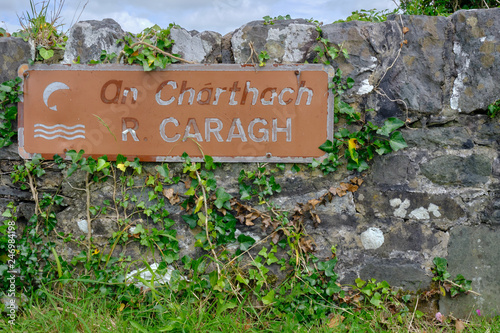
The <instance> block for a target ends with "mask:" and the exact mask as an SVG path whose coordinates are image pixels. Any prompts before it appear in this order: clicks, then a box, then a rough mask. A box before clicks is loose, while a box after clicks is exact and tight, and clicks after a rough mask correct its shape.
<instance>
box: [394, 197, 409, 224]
mask: <svg viewBox="0 0 500 333" xmlns="http://www.w3.org/2000/svg"><path fill="white" fill-rule="evenodd" d="M392 200H395V199H392ZM397 200H399V201H400V202H401V200H400V199H397ZM396 202H397V201H395V202H394V204H395V203H396ZM391 206H392V204H391ZM393 207H395V206H393ZM408 207H410V200H408V199H405V200H404V201H403V202H401V205H400V206H399V208H397V209H395V210H394V216H396V217H400V218H402V219H403V218H405V217H406V210H407V209H408Z"/></svg>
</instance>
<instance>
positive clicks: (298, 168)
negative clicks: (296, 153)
mask: <svg viewBox="0 0 500 333" xmlns="http://www.w3.org/2000/svg"><path fill="white" fill-rule="evenodd" d="M292 171H293V172H295V173H297V172H299V171H300V167H299V166H298V165H297V164H293V166H292Z"/></svg>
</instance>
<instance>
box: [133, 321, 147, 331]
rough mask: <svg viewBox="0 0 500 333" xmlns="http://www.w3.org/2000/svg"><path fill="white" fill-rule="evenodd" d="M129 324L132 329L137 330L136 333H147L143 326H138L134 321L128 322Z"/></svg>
mask: <svg viewBox="0 0 500 333" xmlns="http://www.w3.org/2000/svg"><path fill="white" fill-rule="evenodd" d="M129 323H130V325H131V326H132V327H134V328H135V329H136V330H137V331H136V332H142V333H149V331H148V330H147V329H145V328H144V327H143V326H141V325H139V324H138V323H136V322H135V321H133V320H129Z"/></svg>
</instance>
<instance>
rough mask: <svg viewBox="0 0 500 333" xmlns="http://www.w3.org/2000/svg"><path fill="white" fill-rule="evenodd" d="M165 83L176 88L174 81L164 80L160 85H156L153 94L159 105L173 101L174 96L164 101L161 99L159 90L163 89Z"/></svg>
mask: <svg viewBox="0 0 500 333" xmlns="http://www.w3.org/2000/svg"><path fill="white" fill-rule="evenodd" d="M166 85H169V86H172V89H177V83H176V82H175V81H166V82H163V83H162V84H160V86H159V87H158V90H157V91H156V95H155V98H156V102H157V103H158V104H159V105H169V104H171V103H172V102H173V101H175V97H170V99H169V100H168V101H164V100H162V99H161V91H162V90H163V87H164V86H166Z"/></svg>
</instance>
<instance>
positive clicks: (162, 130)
mask: <svg viewBox="0 0 500 333" xmlns="http://www.w3.org/2000/svg"><path fill="white" fill-rule="evenodd" d="M168 123H173V124H174V125H175V127H177V126H179V122H178V121H177V119H175V118H174V117H170V118H166V119H163V121H162V122H161V124H160V135H161V138H162V139H163V140H164V141H166V142H176V141H177V140H179V138H180V137H181V135H180V134H179V133H177V134H176V135H174V136H173V137H172V138H169V137H168V136H167V134H166V131H165V127H166V126H167V124H168Z"/></svg>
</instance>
